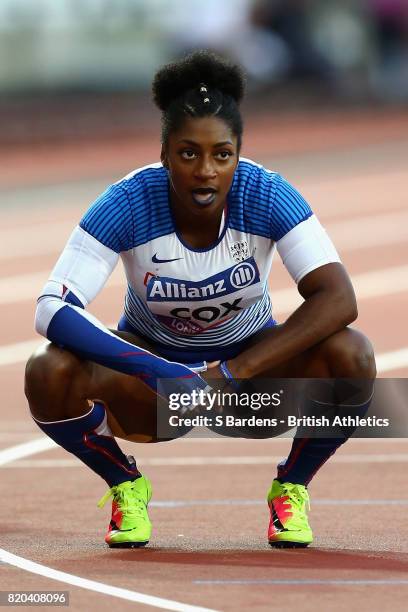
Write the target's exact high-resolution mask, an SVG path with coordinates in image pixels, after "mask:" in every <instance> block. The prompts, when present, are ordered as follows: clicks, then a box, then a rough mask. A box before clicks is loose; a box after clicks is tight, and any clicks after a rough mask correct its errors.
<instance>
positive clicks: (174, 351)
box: [118, 315, 276, 364]
mask: <svg viewBox="0 0 408 612" xmlns="http://www.w3.org/2000/svg"><path fill="white" fill-rule="evenodd" d="M275 325H276V321H275V320H274V319H272V317H271V318H270V319H269V320H268V321H267V322H266V323H265V325H264V326H263V327H262V328H261V329H260V330H258V332H259V331H261V330H263V329H268V328H270V327H274V326H275ZM118 330H119V331H127V332H130V333H132V334H135V336H139V338H142V339H143V340H146V342H148V343H149V344H150V345H151V346H152V347H153V348H154V349H155V351H156V352H157V354H158V355H160V356H161V357H164V358H165V359H168V360H169V361H177V362H179V363H185V364H196V363H197V362H201V361H218V360H220V361H226V360H227V359H233V358H234V357H236V356H237V355H239V354H240V353H242V351H244V350H245V348H246V347H247V346H248V344H249V341H250V340H251V339H252V336H249V337H248V338H245V340H241V341H240V342H235V344H229V345H227V346H217V347H205V346H204V347H201V348H195V349H190V348H180V347H177V348H174V347H171V346H167V345H165V344H160V343H158V342H154V340H151V339H150V338H147V337H146V336H143V335H142V334H141V333H140V332H139V331H138V330H137V329H135V328H134V327H132V325H130V323H129V322H128V321H127V319H126V318H125V315H122V317H121V319H120V321H119V323H118ZM258 332H257V333H258Z"/></svg>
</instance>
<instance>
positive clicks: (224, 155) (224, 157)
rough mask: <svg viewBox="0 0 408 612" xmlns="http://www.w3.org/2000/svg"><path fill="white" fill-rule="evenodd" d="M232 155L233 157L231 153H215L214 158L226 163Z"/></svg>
mask: <svg viewBox="0 0 408 612" xmlns="http://www.w3.org/2000/svg"><path fill="white" fill-rule="evenodd" d="M232 155H233V153H231V151H219V152H218V153H216V155H215V157H216V158H217V159H221V160H222V161H226V160H227V159H229V158H230V157H231V156H232Z"/></svg>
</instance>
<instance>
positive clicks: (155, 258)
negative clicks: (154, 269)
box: [152, 253, 184, 263]
mask: <svg viewBox="0 0 408 612" xmlns="http://www.w3.org/2000/svg"><path fill="white" fill-rule="evenodd" d="M179 259H184V257H175V258H174V259H159V258H158V257H157V253H155V254H154V255H153V257H152V262H153V263H169V262H170V261H178V260H179Z"/></svg>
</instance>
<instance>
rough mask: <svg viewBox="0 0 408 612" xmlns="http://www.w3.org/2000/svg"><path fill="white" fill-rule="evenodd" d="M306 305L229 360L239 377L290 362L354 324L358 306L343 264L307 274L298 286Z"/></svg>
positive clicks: (255, 373)
mask: <svg viewBox="0 0 408 612" xmlns="http://www.w3.org/2000/svg"><path fill="white" fill-rule="evenodd" d="M298 290H299V293H300V294H301V296H302V297H303V298H304V300H305V301H304V302H303V304H302V305H301V306H299V308H297V309H296V310H295V312H293V313H292V315H291V316H290V317H289V318H288V319H287V321H285V323H283V325H279V326H277V327H276V328H274V329H271V330H270V334H269V335H268V338H265V339H264V340H261V341H260V342H259V343H258V344H256V346H254V347H252V348H250V349H248V350H246V351H243V352H242V353H241V354H240V355H238V356H237V357H236V358H235V359H231V360H229V361H228V367H229V368H230V370H231V372H232V373H233V375H234V376H235V377H236V378H251V377H252V376H256V375H257V374H260V373H262V372H263V371H266V370H268V369H269V368H272V367H274V366H277V365H279V364H280V363H283V362H284V361H287V360H288V359H291V358H292V357H294V356H295V355H298V354H299V353H301V352H303V351H305V350H306V349H308V348H310V347H311V346H313V345H315V344H317V343H318V342H321V341H322V340H324V339H325V338H327V337H328V336H330V335H332V334H333V333H335V332H336V331H339V330H341V329H343V328H344V327H346V326H347V325H348V324H350V323H351V322H352V321H354V320H355V319H356V317H357V306H356V300H355V295H354V290H353V287H352V285H351V282H350V279H349V276H348V274H347V272H346V270H345V269H344V267H343V266H342V265H341V264H340V263H329V264H326V265H324V266H322V267H320V268H317V269H316V270H313V271H312V272H310V273H309V274H307V275H306V276H305V277H304V278H302V280H301V281H300V283H299V285H298Z"/></svg>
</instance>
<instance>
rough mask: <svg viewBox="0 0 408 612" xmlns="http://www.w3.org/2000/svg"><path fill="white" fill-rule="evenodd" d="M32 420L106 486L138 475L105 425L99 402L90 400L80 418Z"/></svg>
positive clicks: (102, 409)
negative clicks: (86, 410)
mask: <svg viewBox="0 0 408 612" xmlns="http://www.w3.org/2000/svg"><path fill="white" fill-rule="evenodd" d="M34 421H35V422H36V423H37V425H38V426H39V427H40V429H42V430H43V432H44V433H45V434H47V436H49V437H50V438H52V439H53V440H54V442H56V443H57V444H59V446H62V448H65V450H67V451H68V452H70V453H72V454H73V455H75V456H76V457H78V459H80V460H81V461H82V462H83V463H85V464H86V465H87V466H88V467H90V468H91V470H93V471H94V472H96V473H97V474H99V476H101V477H102V478H103V479H104V480H106V482H107V483H108V485H109V486H110V487H113V486H115V485H118V484H120V483H121V482H125V481H126V480H135V479H136V478H139V477H140V472H139V470H138V469H137V467H136V464H135V463H134V460H133V458H131V459H128V457H127V456H126V455H125V454H124V453H122V451H121V450H120V448H119V446H118V444H117V443H116V440H115V438H114V437H113V435H112V432H111V430H110V428H109V426H108V424H107V415H106V410H105V407H104V406H103V404H101V403H100V402H94V404H93V407H92V408H91V410H90V411H89V412H88V413H87V414H85V415H83V416H81V417H77V418H74V419H67V420H64V421H53V422H51V423H44V422H41V421H37V419H34ZM132 460H133V461H132Z"/></svg>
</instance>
